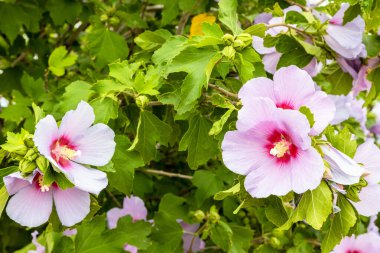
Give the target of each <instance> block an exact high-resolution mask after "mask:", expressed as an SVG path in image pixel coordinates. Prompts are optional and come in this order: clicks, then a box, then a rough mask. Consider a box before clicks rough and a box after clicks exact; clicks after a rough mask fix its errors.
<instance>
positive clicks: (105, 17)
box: [100, 14, 108, 22]
mask: <svg viewBox="0 0 380 253" xmlns="http://www.w3.org/2000/svg"><path fill="white" fill-rule="evenodd" d="M107 19H108V16H107V15H106V14H102V15H101V16H100V21H102V22H104V21H106V20H107Z"/></svg>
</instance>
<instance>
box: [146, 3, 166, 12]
mask: <svg viewBox="0 0 380 253" xmlns="http://www.w3.org/2000/svg"><path fill="white" fill-rule="evenodd" d="M163 8H164V6H163V5H162V4H156V5H150V6H147V7H146V8H145V10H146V11H160V10H162V9H163Z"/></svg>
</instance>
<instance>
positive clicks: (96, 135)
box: [33, 101, 116, 194]
mask: <svg viewBox="0 0 380 253" xmlns="http://www.w3.org/2000/svg"><path fill="white" fill-rule="evenodd" d="M94 120H95V114H94V110H93V109H92V107H91V106H90V105H89V104H87V103H86V102H83V101H82V102H80V103H79V104H78V107H77V108H76V109H75V110H72V111H68V112H67V113H66V114H65V116H64V117H63V119H62V122H61V124H60V126H59V128H58V127H57V123H56V121H55V119H54V118H53V116H52V115H48V116H46V117H45V118H43V119H41V120H40V121H39V122H38V124H37V126H36V132H35V134H34V139H33V140H34V142H35V144H36V146H37V147H38V151H39V152H40V153H41V154H42V155H43V156H45V157H46V158H47V159H48V160H49V161H50V162H51V163H52V164H53V165H54V166H55V167H56V168H58V169H59V170H60V171H62V173H64V174H65V175H66V176H67V177H68V179H69V180H70V181H71V182H72V183H73V184H75V186H76V187H77V188H79V189H81V190H83V191H87V192H91V193H94V194H99V192H100V191H101V190H103V189H104V188H105V187H106V186H107V184H108V180H107V175H106V174H105V173H104V172H102V171H99V170H96V169H91V168H88V167H85V166H83V165H82V164H86V165H94V166H103V165H106V164H107V163H108V162H109V161H110V160H111V158H112V156H113V153H114V151H115V145H116V144H115V142H114V140H113V139H114V136H115V134H114V132H113V131H112V129H111V128H109V127H108V126H107V125H104V124H100V123H99V124H95V125H93V126H91V125H92V123H93V122H94Z"/></svg>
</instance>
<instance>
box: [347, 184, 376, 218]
mask: <svg viewBox="0 0 380 253" xmlns="http://www.w3.org/2000/svg"><path fill="white" fill-rule="evenodd" d="M379 196H380V185H378V184H369V185H367V186H366V187H364V188H362V189H361V191H360V193H359V199H360V201H359V202H353V201H351V203H352V204H353V205H354V206H355V208H356V210H358V212H359V214H361V215H364V216H372V215H377V214H378V213H379V212H380V201H378V199H379Z"/></svg>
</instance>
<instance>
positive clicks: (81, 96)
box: [58, 81, 94, 112]
mask: <svg viewBox="0 0 380 253" xmlns="http://www.w3.org/2000/svg"><path fill="white" fill-rule="evenodd" d="M93 93H94V92H93V91H92V90H91V84H89V83H87V82H84V81H75V82H72V83H71V84H69V85H68V86H66V88H65V93H63V95H62V99H61V101H60V102H59V104H58V107H59V109H60V111H61V112H67V111H69V110H72V109H75V108H76V107H77V105H78V104H79V102H80V101H81V100H84V101H87V100H88V99H89V98H90V97H91V95H92V94H93Z"/></svg>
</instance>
